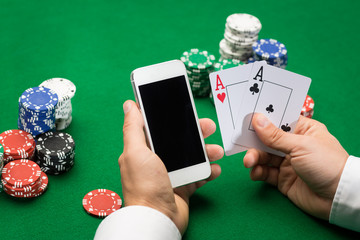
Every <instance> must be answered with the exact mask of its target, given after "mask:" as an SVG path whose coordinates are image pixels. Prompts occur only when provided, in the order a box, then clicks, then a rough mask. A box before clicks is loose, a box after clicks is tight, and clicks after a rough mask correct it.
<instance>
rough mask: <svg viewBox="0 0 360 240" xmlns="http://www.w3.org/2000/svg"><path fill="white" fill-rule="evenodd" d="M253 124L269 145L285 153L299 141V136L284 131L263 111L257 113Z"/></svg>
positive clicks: (257, 132)
mask: <svg viewBox="0 0 360 240" xmlns="http://www.w3.org/2000/svg"><path fill="white" fill-rule="evenodd" d="M252 125H253V127H254V129H255V132H256V134H257V136H258V137H259V138H260V140H261V141H262V142H263V143H264V144H265V145H266V146H268V147H271V148H273V149H275V150H279V151H281V152H283V153H290V152H291V150H292V149H294V147H295V146H296V144H297V143H298V140H299V139H298V138H299V136H298V135H296V134H292V133H287V132H284V131H283V130H281V129H279V128H277V127H275V125H274V124H272V123H271V122H270V120H269V119H268V118H267V117H265V116H264V115H263V114H261V113H256V114H255V115H254V118H253V120H252Z"/></svg>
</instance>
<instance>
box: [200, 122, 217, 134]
mask: <svg viewBox="0 0 360 240" xmlns="http://www.w3.org/2000/svg"><path fill="white" fill-rule="evenodd" d="M199 123H200V128H201V131H202V134H203V137H204V138H207V137H209V136H210V135H212V134H213V133H214V132H215V131H216V124H215V123H214V121H213V120H211V119H209V118H202V119H200V120H199Z"/></svg>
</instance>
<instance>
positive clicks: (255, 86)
mask: <svg viewBox="0 0 360 240" xmlns="http://www.w3.org/2000/svg"><path fill="white" fill-rule="evenodd" d="M258 86H259V85H258V84H257V83H254V85H253V86H252V87H250V92H252V95H254V93H258V92H259V88H258Z"/></svg>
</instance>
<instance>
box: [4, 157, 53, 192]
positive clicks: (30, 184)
mask: <svg viewBox="0 0 360 240" xmlns="http://www.w3.org/2000/svg"><path fill="white" fill-rule="evenodd" d="M1 182H2V184H3V188H4V192H6V193H7V194H9V195H10V196H13V197H18V198H33V197H38V196H40V195H41V194H43V193H44V192H45V191H46V189H47V186H48V182H49V180H48V178H47V176H46V174H45V173H43V172H42V171H41V170H40V167H39V166H38V165H37V164H36V163H35V162H33V161H30V160H28V159H21V160H14V161H12V162H9V163H8V164H6V165H5V167H4V168H3V170H2V175H1Z"/></svg>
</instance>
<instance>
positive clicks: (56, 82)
mask: <svg viewBox="0 0 360 240" xmlns="http://www.w3.org/2000/svg"><path fill="white" fill-rule="evenodd" d="M40 87H46V88H49V89H52V90H53V91H55V92H56V94H57V95H58V98H59V101H58V104H57V105H56V109H55V126H56V130H64V129H65V128H67V127H68V126H69V125H70V123H71V121H72V116H71V114H72V105H71V99H72V98H73V97H74V96H75V93H76V86H75V84H74V83H73V82H71V81H70V80H68V79H65V78H51V79H48V80H46V81H44V82H42V83H41V84H40Z"/></svg>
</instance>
